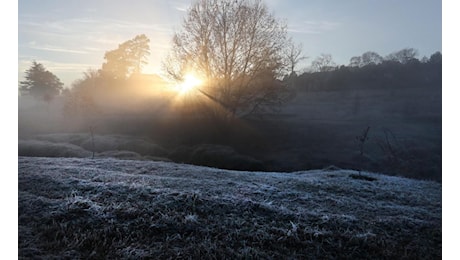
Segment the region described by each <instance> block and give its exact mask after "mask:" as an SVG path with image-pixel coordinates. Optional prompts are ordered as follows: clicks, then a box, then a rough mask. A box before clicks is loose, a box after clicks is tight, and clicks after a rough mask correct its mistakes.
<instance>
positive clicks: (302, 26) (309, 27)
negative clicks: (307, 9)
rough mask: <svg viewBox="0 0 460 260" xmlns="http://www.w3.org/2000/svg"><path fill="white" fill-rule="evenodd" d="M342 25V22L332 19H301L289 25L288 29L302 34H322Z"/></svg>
mask: <svg viewBox="0 0 460 260" xmlns="http://www.w3.org/2000/svg"><path fill="white" fill-rule="evenodd" d="M340 27H341V24H340V23H337V22H331V21H311V20H306V21H301V22H299V23H294V24H291V25H289V26H288V31H289V32H293V33H301V34H321V33H324V32H328V31H334V30H337V29H338V28H340Z"/></svg>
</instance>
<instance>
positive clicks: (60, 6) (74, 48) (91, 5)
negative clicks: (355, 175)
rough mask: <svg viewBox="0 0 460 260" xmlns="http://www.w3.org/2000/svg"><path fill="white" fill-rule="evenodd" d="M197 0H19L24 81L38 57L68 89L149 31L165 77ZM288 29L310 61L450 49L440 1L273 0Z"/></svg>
mask: <svg viewBox="0 0 460 260" xmlns="http://www.w3.org/2000/svg"><path fill="white" fill-rule="evenodd" d="M191 2H192V1H191V0H169V1H165V0H133V1H126V0H98V1H94V0H66V1H61V0H41V1H35V0H19V2H18V77H19V80H21V79H23V77H24V72H25V70H27V69H28V68H29V67H30V66H31V64H32V61H33V60H36V61H37V62H39V63H42V64H43V65H44V66H45V68H47V69H48V70H50V71H51V72H53V73H54V74H55V75H56V76H58V78H60V79H61V81H62V82H63V83H64V84H65V86H66V87H69V86H70V85H71V83H72V82H73V81H74V80H76V79H79V78H81V77H82V75H83V72H85V71H87V70H88V69H99V68H100V67H101V65H102V63H103V62H104V54H105V52H107V51H109V50H113V49H116V48H117V47H118V45H119V44H120V43H122V42H125V41H127V40H130V39H132V38H134V37H135V36H136V35H139V34H145V35H146V36H147V37H148V38H149V39H150V41H151V43H150V50H151V55H150V57H149V64H148V66H146V67H145V68H144V72H146V73H161V72H162V71H161V61H162V60H163V59H164V57H165V55H166V53H167V51H168V49H169V46H170V42H171V39H172V35H173V34H174V32H175V31H179V30H181V25H182V21H183V18H184V17H185V15H186V10H187V8H188V6H189V5H190V4H191ZM265 3H266V4H267V6H268V8H269V9H270V10H271V11H272V12H273V13H274V15H275V16H276V17H277V18H279V19H280V20H284V21H285V22H286V23H287V25H288V33H289V36H291V37H292V38H293V39H294V41H295V42H296V43H301V44H302V46H303V52H304V55H305V56H307V57H309V58H308V59H306V60H305V61H303V63H302V64H299V66H298V69H299V70H303V69H305V68H307V67H308V66H309V65H310V64H311V62H312V61H313V59H315V58H316V57H318V56H320V55H321V54H322V53H324V54H331V55H332V58H333V60H334V62H335V63H337V64H338V65H348V64H349V61H350V58H351V57H353V56H359V55H361V54H362V53H364V52H366V51H375V52H377V53H379V54H380V55H382V56H386V55H388V54H390V53H391V52H394V51H398V50H401V49H403V48H408V47H410V48H415V49H417V50H418V51H419V53H420V55H419V58H422V57H423V56H428V57H429V56H430V55H431V54H433V53H434V52H436V51H441V52H442V15H441V14H442V10H441V9H442V8H441V7H442V6H441V1H440V0H404V1H401V0H347V1H343V0H266V1H265Z"/></svg>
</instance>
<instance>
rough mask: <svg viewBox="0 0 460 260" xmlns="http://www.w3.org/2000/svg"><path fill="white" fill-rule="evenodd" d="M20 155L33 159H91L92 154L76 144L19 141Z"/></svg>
mask: <svg viewBox="0 0 460 260" xmlns="http://www.w3.org/2000/svg"><path fill="white" fill-rule="evenodd" d="M18 155H19V156H31V157H91V155H92V153H91V152H90V151H87V150H85V149H83V148H81V147H79V146H76V145H74V144H68V143H52V142H47V141H38V140H19V142H18Z"/></svg>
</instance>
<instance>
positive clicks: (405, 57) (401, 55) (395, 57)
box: [385, 48, 418, 64]
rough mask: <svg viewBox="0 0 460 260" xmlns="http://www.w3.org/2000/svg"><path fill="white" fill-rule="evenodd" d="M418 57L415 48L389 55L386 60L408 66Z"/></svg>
mask: <svg viewBox="0 0 460 260" xmlns="http://www.w3.org/2000/svg"><path fill="white" fill-rule="evenodd" d="M417 56H418V51H417V50H416V49H414V48H405V49H402V50H400V51H397V52H393V53H391V54H389V55H388V56H387V57H386V58H385V59H386V60H390V61H396V62H400V63H402V64H406V63H408V62H409V61H411V60H413V59H415V58H416V57H417Z"/></svg>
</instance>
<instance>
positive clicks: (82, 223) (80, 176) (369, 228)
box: [18, 157, 442, 259]
mask: <svg viewBox="0 0 460 260" xmlns="http://www.w3.org/2000/svg"><path fill="white" fill-rule="evenodd" d="M18 160H19V161H18V182H19V183H18V184H19V186H18V187H19V194H18V195H19V201H18V204H19V205H18V206H19V207H18V209H19V258H20V259H31V258H33V259H52V258H59V259H103V258H107V259H190V258H192V259H222V258H227V259H238V258H249V259H251V258H257V259H337V258H341V259H404V258H405V259H440V258H441V244H442V237H441V235H442V231H441V222H442V221H441V219H442V216H441V212H442V205H441V189H442V187H441V184H440V183H436V182H428V181H419V180H411V179H406V178H399V177H391V176H385V175H379V174H374V173H369V172H364V173H361V175H359V173H358V172H355V171H351V170H342V169H338V168H335V167H330V168H327V169H323V170H313V171H302V172H294V173H276V172H242V171H240V172H239V171H228V170H220V169H215V168H206V167H199V166H191V165H185V164H176V163H171V162H153V161H135V160H117V159H110V158H97V159H89V158H44V157H19V159H18Z"/></svg>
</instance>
